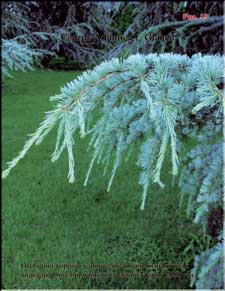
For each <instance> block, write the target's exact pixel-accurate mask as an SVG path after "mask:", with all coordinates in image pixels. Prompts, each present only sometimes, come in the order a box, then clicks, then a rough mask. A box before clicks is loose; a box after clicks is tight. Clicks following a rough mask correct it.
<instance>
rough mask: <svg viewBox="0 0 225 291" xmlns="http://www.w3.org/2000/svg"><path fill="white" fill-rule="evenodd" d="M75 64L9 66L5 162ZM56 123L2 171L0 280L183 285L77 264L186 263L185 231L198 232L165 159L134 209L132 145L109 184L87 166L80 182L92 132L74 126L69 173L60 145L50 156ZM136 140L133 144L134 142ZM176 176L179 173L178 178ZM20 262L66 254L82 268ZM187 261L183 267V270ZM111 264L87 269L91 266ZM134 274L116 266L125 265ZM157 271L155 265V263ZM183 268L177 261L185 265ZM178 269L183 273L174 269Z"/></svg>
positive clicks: (47, 284) (20, 285)
mask: <svg viewBox="0 0 225 291" xmlns="http://www.w3.org/2000/svg"><path fill="white" fill-rule="evenodd" d="M78 74H79V72H51V71H38V70H37V71H32V72H27V73H21V72H17V73H14V74H13V76H14V78H12V79H8V80H7V81H6V82H5V84H4V90H3V101H2V104H3V120H2V121H3V124H2V126H3V148H2V151H3V168H5V167H6V165H5V162H6V161H9V160H11V159H12V158H13V157H15V155H16V154H17V153H18V152H19V151H20V150H21V148H22V146H23V144H24V141H25V139H26V135H27V134H28V133H32V132H33V131H34V130H35V129H36V128H37V127H38V125H39V123H40V121H41V120H42V117H43V112H45V111H48V110H50V109H51V108H52V106H51V102H50V101H49V96H52V95H54V94H56V93H59V89H60V87H61V86H62V85H64V84H65V83H66V82H67V81H71V80H73V79H74V78H75V77H76V76H77V75H78ZM54 144H55V132H52V133H51V134H50V135H49V136H48V137H47V138H46V140H45V141H44V142H43V144H41V145H40V146H38V147H36V146H35V147H34V148H32V149H31V151H30V152H29V153H28V155H27V156H26V157H25V159H24V160H22V161H21V162H20V163H19V165H18V166H17V167H16V168H15V169H14V170H13V171H12V173H11V174H10V175H9V177H8V178H7V179H6V180H4V181H3V191H2V193H3V195H2V196H3V287H4V289H41V288H44V289H85V288H87V289H93V288H105V289H107V288H108V289H116V288H120V289H134V288H138V289H154V288H160V289H164V288H170V289H172V288H174V289H176V288H178V289H182V288H189V279H188V278H185V277H184V276H183V277H179V278H167V277H166V276H165V275H164V276H163V275H162V273H163V272H167V273H168V274H169V272H175V271H180V270H179V268H178V269H174V268H173V269H170V268H164V269H158V270H157V273H161V276H163V277H161V278H157V276H156V275H155V276H153V277H152V278H149V279H147V278H145V277H143V276H141V274H142V273H147V272H153V271H154V270H152V269H151V268H148V269H140V268H139V269H135V268H134V266H133V267H130V268H126V269H124V268H123V269H122V268H121V269H116V268H112V266H110V265H108V266H105V267H104V268H103V267H97V266H96V267H95V268H94V269H88V268H85V265H83V264H125V263H129V264H144V263H145V264H155V263H161V264H181V263H189V268H188V269H190V267H191V263H192V259H193V256H194V253H193V252H189V253H187V254H184V253H183V251H184V249H185V247H186V246H187V244H188V242H189V239H190V233H197V229H196V226H194V225H193V223H192V219H191V218H190V219H188V218H187V217H186V214H185V209H181V208H179V207H178V201H179V190H178V188H177V187H176V185H175V186H174V187H172V183H171V180H172V179H171V176H170V174H169V170H170V161H169V160H167V161H166V165H165V166H164V168H163V178H164V182H165V184H166V185H167V186H166V187H165V189H163V190H161V189H159V187H158V186H157V185H153V186H152V188H151V189H150V191H149V194H148V199H147V203H146V209H145V210H144V211H140V210H139V206H140V202H141V200H140V198H141V193H142V189H141V187H140V186H139V185H138V175H139V169H138V167H137V166H136V159H135V152H134V155H133V156H132V157H131V159H130V161H129V162H128V163H127V164H123V166H122V167H121V168H120V169H119V170H118V172H117V174H116V176H115V179H114V184H113V185H112V188H111V191H110V192H109V193H107V192H106V188H107V183H108V179H109V177H103V176H102V169H101V168H100V167H96V166H95V168H94V169H93V172H92V175H91V178H90V180H89V183H88V186H87V187H83V182H84V178H85V173H86V171H87V169H88V165H89V161H90V153H89V152H87V151H86V148H87V144H88V138H85V139H82V140H81V139H79V136H78V135H77V136H75V147H74V152H75V157H76V178H77V179H76V182H75V183H74V184H69V183H68V181H67V170H68V161H67V155H66V154H64V155H63V156H62V157H61V159H60V160H59V161H58V162H56V163H51V161H50V155H51V153H52V152H53V150H54ZM137 150H138V148H137V149H136V152H137ZM175 184H176V183H175ZM23 263H27V264H28V263H29V264H31V263H42V264H44V263H49V264H50V263H52V264H53V263H54V264H56V263H61V264H66V263H71V264H80V265H81V266H80V268H79V269H67V270H63V269H60V268H55V269H37V268H36V269H24V268H23V267H22V266H21V264H23ZM188 269H187V270H186V271H188ZM25 271H27V272H28V271H29V272H31V273H45V274H46V273H52V272H57V273H61V274H62V273H65V272H70V273H75V272H79V273H82V274H83V275H84V274H87V275H86V277H85V276H84V277H83V278H78V277H77V278H53V277H52V278H29V279H28V278H23V277H22V274H23V273H24V272H25ZM102 272H105V273H113V274H114V276H111V275H108V276H106V275H105V277H104V276H99V278H97V279H92V278H90V276H89V275H88V273H102ZM128 272H129V274H133V275H135V274H136V275H138V276H139V277H138V276H137V277H136V278H135V277H134V276H133V277H132V276H128V278H126V277H125V276H124V277H122V276H121V278H120V277H119V275H121V274H122V273H128ZM155 272H156V271H155ZM184 273H185V270H184V269H183V274H184ZM180 274H181V273H180Z"/></svg>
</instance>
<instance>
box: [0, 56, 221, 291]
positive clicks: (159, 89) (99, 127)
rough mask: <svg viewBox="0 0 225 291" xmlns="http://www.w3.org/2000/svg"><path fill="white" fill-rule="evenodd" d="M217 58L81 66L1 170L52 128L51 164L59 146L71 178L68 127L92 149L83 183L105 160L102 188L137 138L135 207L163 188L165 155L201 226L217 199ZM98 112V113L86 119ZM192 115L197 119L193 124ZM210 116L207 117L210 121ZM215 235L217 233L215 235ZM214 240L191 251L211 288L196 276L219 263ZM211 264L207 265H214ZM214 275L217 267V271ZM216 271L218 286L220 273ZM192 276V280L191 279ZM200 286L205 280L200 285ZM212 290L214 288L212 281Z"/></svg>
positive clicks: (154, 58)
mask: <svg viewBox="0 0 225 291" xmlns="http://www.w3.org/2000/svg"><path fill="white" fill-rule="evenodd" d="M222 76H223V58H222V57H221V56H201V55H200V54H198V55H194V56H193V57H191V58H189V57H187V56H186V55H177V54H171V53H169V54H161V55H157V54H149V55H147V56H144V55H140V54H137V55H131V56H130V57H128V58H127V59H124V60H121V59H117V58H114V59H112V60H110V61H105V62H103V63H101V64H100V65H98V66H96V67H95V69H94V70H92V71H91V70H87V71H85V72H84V73H83V74H82V75H81V76H79V77H77V78H76V79H75V80H73V81H72V82H69V83H68V84H66V85H65V86H64V87H63V88H61V93H60V94H59V95H56V96H53V97H51V98H50V99H51V100H52V101H54V102H56V104H55V106H54V109H53V110H52V111H49V112H47V113H46V116H45V118H44V120H43V121H42V123H41V124H40V127H39V128H38V129H37V130H36V131H35V132H34V133H33V134H31V135H29V138H28V140H27V141H26V143H25V145H24V147H23V149H22V150H21V152H20V153H19V154H18V156H16V157H15V158H14V159H13V160H12V161H10V162H8V168H7V169H6V170H4V171H3V174H2V176H3V178H5V177H7V176H8V174H9V173H10V171H11V169H12V168H13V167H15V166H16V165H17V163H18V162H19V161H20V160H21V159H22V158H24V156H25V155H26V153H27V151H28V150H29V149H30V148H31V146H32V145H33V144H36V145H39V144H40V143H41V142H42V141H43V139H44V138H45V137H46V135H47V134H48V133H49V132H50V131H51V130H52V129H53V127H55V126H57V127H58V133H57V138H56V145H55V150H54V152H53V154H52V156H51V160H52V162H55V161H57V160H58V159H59V158H60V156H61V154H62V152H63V151H64V150H67V153H68V164H69V170H68V179H69V182H70V183H73V182H74V181H75V160H74V155H73V145H74V132H75V131H76V130H79V131H80V135H81V137H85V136H86V135H90V136H91V138H90V143H89V147H91V148H92V159H91V162H90V166H89V169H88V171H87V175H86V177H85V180H84V185H85V186H86V185H87V183H88V179H89V177H90V174H91V170H92V168H93V166H94V163H95V162H97V163H101V164H102V165H103V166H104V169H103V174H106V172H107V170H108V168H109V165H110V161H113V166H112V169H111V170H110V172H111V174H110V177H109V183H108V188H107V190H108V191H109V190H110V188H111V185H112V182H113V180H114V178H115V175H116V171H117V169H118V168H119V166H120V165H121V163H122V162H123V160H124V157H125V153H126V152H128V153H130V151H131V150H132V148H133V147H134V145H135V144H136V142H137V141H138V140H140V141H142V145H141V147H140V151H139V155H138V158H137V164H138V166H139V167H140V168H141V173H140V178H139V183H140V184H141V185H142V187H143V193H142V202H141V209H142V210H143V209H144V207H145V203H146V198H147V191H148V189H149V187H150V185H151V184H152V183H157V184H158V185H159V186H160V187H162V188H163V187H165V186H166V185H164V183H163V181H162V179H161V171H162V168H163V163H164V160H165V156H166V154H167V153H168V154H170V157H171V174H172V175H173V176H176V175H177V174H178V173H179V169H180V167H181V166H182V165H184V166H185V168H184V170H183V174H182V175H181V177H180V183H179V184H180V187H181V189H182V193H183V195H185V193H186V194H187V195H188V196H189V208H188V209H189V210H188V211H189V212H191V210H194V213H195V218H194V222H196V223H201V224H202V225H203V226H205V225H206V222H207V217H208V216H209V213H210V210H212V209H213V208H214V207H217V206H219V205H222V173H221V172H222V145H221V137H222V107H223V95H222V88H223V86H222V85H223V80H222ZM96 111H98V112H99V111H100V113H101V114H99V118H98V119H97V120H95V121H93V120H92V119H91V117H92V116H93V113H94V112H96ZM199 116H201V118H200V122H199ZM210 121H211V122H210ZM185 135H187V136H190V137H196V136H197V135H198V140H197V144H196V146H195V147H194V148H193V149H192V150H191V151H190V152H188V153H187V154H186V157H185V158H186V160H185V159H184V160H182V158H181V156H182V147H183V143H182V140H183V137H184V136H185ZM218 239H219V238H218ZM220 249H221V246H219V247H216V246H215V248H213V249H211V250H208V251H207V252H206V253H203V254H202V255H201V256H200V257H196V262H195V268H194V271H193V274H196V273H197V270H198V269H199V267H200V268H201V272H200V274H199V275H197V276H196V278H197V282H196V286H202V284H203V283H204V282H205V284H206V285H205V286H204V288H208V286H214V287H215V286H218V285H219V283H218V282H217V283H216V284H214V283H213V282H215V280H214V278H212V280H211V281H210V283H207V282H208V281H205V280H204V276H206V275H207V274H208V273H209V272H210V274H211V276H213V271H212V270H211V269H207V270H206V269H204V268H205V266H204V264H205V262H206V261H207V260H208V261H209V262H210V266H212V268H214V266H215V264H216V268H219V270H220V271H221V268H222V265H221V260H220V259H219V261H218V260H217V259H218V258H219V255H218V254H220ZM214 262H215V264H214ZM219 274H221V272H220V273H219ZM216 276H217V277H218V278H219V280H220V285H221V284H222V281H223V278H222V275H218V273H216ZM195 280H196V279H195V276H193V280H192V282H195ZM207 284H208V285H207ZM215 288H216V287H215Z"/></svg>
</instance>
